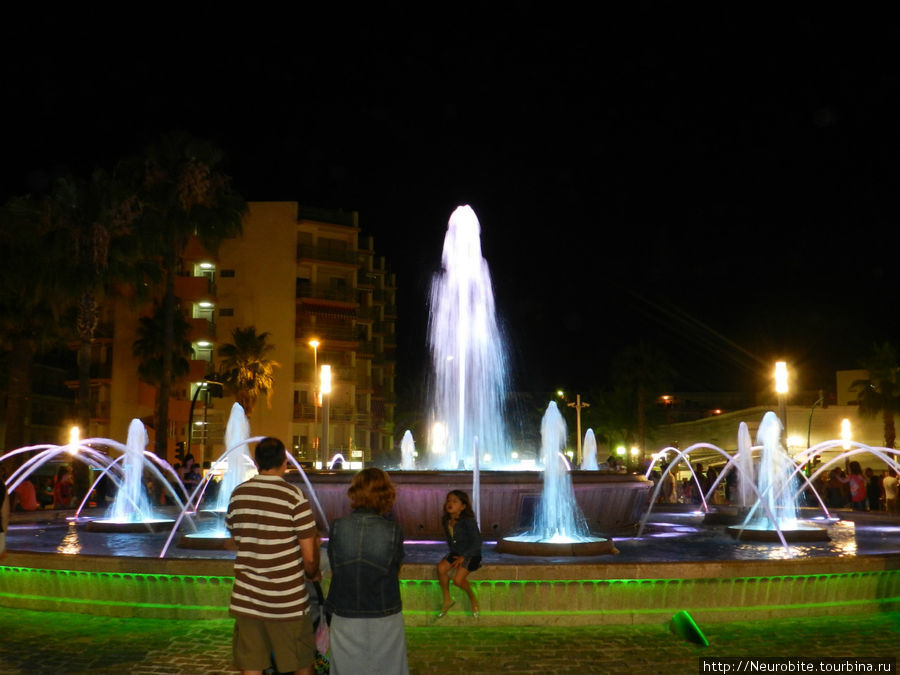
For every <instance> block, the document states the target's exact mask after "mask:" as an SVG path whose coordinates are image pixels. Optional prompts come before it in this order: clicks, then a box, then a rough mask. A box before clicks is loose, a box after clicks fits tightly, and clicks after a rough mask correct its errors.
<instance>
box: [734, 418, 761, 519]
mask: <svg viewBox="0 0 900 675" xmlns="http://www.w3.org/2000/svg"><path fill="white" fill-rule="evenodd" d="M735 470H736V471H737V472H738V498H737V503H738V506H741V507H743V508H749V507H750V506H752V505H753V503H754V502H755V501H756V492H755V491H754V490H753V486H754V485H755V484H756V472H755V471H754V468H753V442H752V441H751V440H750V429H748V428H747V423H746V422H741V423H740V425H739V426H738V456H737V467H736V468H735Z"/></svg>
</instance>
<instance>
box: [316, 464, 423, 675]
mask: <svg viewBox="0 0 900 675" xmlns="http://www.w3.org/2000/svg"><path fill="white" fill-rule="evenodd" d="M347 495H348V497H349V498H350V507H351V508H352V509H353V511H352V513H351V514H350V515H349V516H346V517H344V518H338V519H337V520H335V521H334V523H332V525H331V537H330V539H329V540H328V560H329V562H330V564H331V573H332V577H331V586H330V587H329V589H328V599H327V600H326V601H325V609H326V611H327V612H330V613H331V614H332V618H331V629H330V637H331V673H333V675H356V674H357V673H385V674H386V675H404V674H405V673H408V672H409V665H408V662H407V656H406V631H405V629H404V627H403V614H402V610H403V605H402V603H401V601H400V580H399V578H398V575H399V574H400V565H401V564H402V563H403V554H404V551H403V531H402V529H401V528H400V525H399V524H398V523H397V522H396V521H394V520H393V519H392V518H391V517H390V516H389V514H390V512H391V509H392V508H393V506H394V499H395V498H396V491H395V490H394V485H393V484H392V483H391V479H390V477H389V476H388V475H387V474H386V473H385V472H384V471H382V470H381V469H376V468H374V467H370V468H368V469H363V470H362V471H360V472H359V473H357V474H356V475H355V476H354V477H353V480H352V481H351V483H350V489H349V490H347Z"/></svg>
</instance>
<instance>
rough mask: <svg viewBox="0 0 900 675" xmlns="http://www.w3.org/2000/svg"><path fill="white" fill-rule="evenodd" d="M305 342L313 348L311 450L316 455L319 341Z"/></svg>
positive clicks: (317, 449) (317, 444) (317, 446)
mask: <svg viewBox="0 0 900 675" xmlns="http://www.w3.org/2000/svg"><path fill="white" fill-rule="evenodd" d="M307 344H308V345H309V346H310V347H312V349H313V370H312V371H313V376H312V379H313V451H314V452H315V453H316V454H317V455H318V452H319V436H318V435H317V431H316V430H317V429H318V426H319V405H320V404H321V401H319V389H318V387H316V373H317V372H319V345H320V344H322V343H321V342H319V340H318V338H312V339H311V340H310V341H309V342H307Z"/></svg>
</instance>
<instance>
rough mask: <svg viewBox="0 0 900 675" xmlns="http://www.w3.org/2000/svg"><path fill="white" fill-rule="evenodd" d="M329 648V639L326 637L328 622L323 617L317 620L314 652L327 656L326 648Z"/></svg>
mask: <svg viewBox="0 0 900 675" xmlns="http://www.w3.org/2000/svg"><path fill="white" fill-rule="evenodd" d="M330 646H331V638H330V637H329V635H328V622H327V621H326V620H325V617H324V616H323V617H322V618H321V619H320V620H319V626H318V628H316V650H317V651H318V652H319V653H320V654H327V653H328V648H329V647H330Z"/></svg>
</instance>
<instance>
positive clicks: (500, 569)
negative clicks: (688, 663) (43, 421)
mask: <svg viewBox="0 0 900 675" xmlns="http://www.w3.org/2000/svg"><path fill="white" fill-rule="evenodd" d="M0 567H8V568H17V567H19V568H32V569H47V570H64V571H71V572H82V571H83V572H99V573H104V572H105V573H119V574H147V575H166V574H168V575H176V576H190V577H198V576H199V577H204V576H208V577H231V576H233V569H234V560H233V559H210V558H156V557H152V558H151V557H138V556H101V555H92V554H77V555H66V554H61V553H49V552H31V551H13V550H10V551H7V556H6V558H4V560H3V561H2V562H0ZM896 570H900V554H882V555H862V556H853V557H833V558H830V557H810V558H790V559H779V560H708V561H693V562H645V563H642V562H622V563H617V562H613V561H610V562H583V563H582V562H576V563H568V562H567V563H560V564H554V563H552V562H551V563H528V562H518V561H516V562H510V563H506V562H499V563H492V564H490V565H485V566H483V567H481V568H480V569H479V570H478V571H477V572H475V573H473V575H474V576H473V577H472V578H473V579H476V580H479V581H504V580H511V579H514V580H551V579H556V580H579V579H581V580H584V579H592V580H616V579H635V580H657V579H659V580H666V579H672V580H675V579H702V578H734V579H737V578H748V577H749V578H753V577H773V576H792V575H801V576H802V575H809V574H812V575H822V574H848V573H860V572H884V571H896ZM401 578H402V579H414V580H434V565H431V564H427V563H407V564H405V565H403V567H402V568H401Z"/></svg>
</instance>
